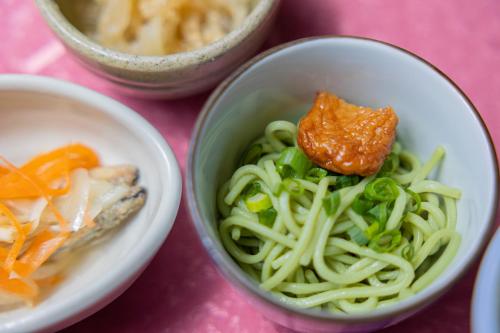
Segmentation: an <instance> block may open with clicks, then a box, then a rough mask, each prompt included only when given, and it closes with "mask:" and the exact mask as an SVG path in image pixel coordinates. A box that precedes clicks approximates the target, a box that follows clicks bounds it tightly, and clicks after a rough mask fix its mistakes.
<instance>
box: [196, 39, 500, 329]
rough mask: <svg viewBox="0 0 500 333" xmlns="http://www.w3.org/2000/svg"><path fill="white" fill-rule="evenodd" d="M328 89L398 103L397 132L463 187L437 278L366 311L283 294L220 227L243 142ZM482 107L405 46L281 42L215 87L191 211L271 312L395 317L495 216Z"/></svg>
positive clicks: (442, 281) (237, 276)
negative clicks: (265, 282)
mask: <svg viewBox="0 0 500 333" xmlns="http://www.w3.org/2000/svg"><path fill="white" fill-rule="evenodd" d="M318 90H327V91H331V92H334V93H336V94H337V95H339V96H341V97H343V98H345V99H347V100H348V101H351V102H353V103H355V104H360V105H368V106H372V107H382V106H386V105H392V106H393V107H394V109H395V110H396V112H397V113H398V115H399V118H400V123H399V126H398V134H399V139H400V141H401V142H402V143H403V145H404V146H405V147H406V148H408V149H409V150H411V151H413V152H414V153H416V155H417V156H419V157H420V158H421V159H422V160H425V159H427V158H428V157H429V156H430V155H431V153H432V151H433V150H434V149H435V148H436V147H437V146H438V145H444V147H445V148H446V151H447V155H446V158H445V160H444V163H443V165H442V166H441V168H440V170H439V172H438V174H437V175H436V177H437V178H438V179H439V180H440V181H442V182H444V183H445V184H448V185H451V186H454V187H458V188H460V189H462V191H463V197H462V199H461V200H460V201H459V203H458V224H457V229H458V231H459V232H460V234H461V235H462V242H461V245H460V248H459V251H458V253H457V255H456V257H455V258H454V260H453V261H452V263H451V264H450V265H449V266H448V268H447V269H446V270H445V271H444V272H443V274H441V275H440V276H439V278H438V279H436V280H435V281H434V282H433V283H432V284H431V285H429V286H428V287H427V288H425V289H424V290H422V291H421V292H420V293H418V294H417V295H415V296H413V297H410V298H408V299H406V300H404V301H402V302H400V303H398V304H395V305H392V306H387V307H385V308H381V309H377V310H376V311H373V312H370V313H367V314H357V315H333V314H326V313H320V312H318V311H311V310H299V309H295V308H292V307H289V306H286V305H283V304H281V303H280V302H279V301H278V300H277V299H275V298H274V297H271V295H270V294H269V293H266V292H264V291H263V290H261V289H259V287H258V285H257V284H255V283H254V282H252V281H251V279H250V278H249V277H248V276H247V275H246V274H245V273H244V272H243V271H242V270H241V269H240V268H239V267H238V266H237V264H236V263H235V262H234V261H233V260H232V259H231V257H230V256H229V255H228V253H227V252H226V251H225V250H224V248H223V246H222V244H221V242H220V240H219V237H218V235H217V231H216V225H217V212H216V205H215V201H216V199H215V198H216V190H217V189H218V187H219V186H220V185H221V183H222V182H224V181H226V180H227V179H229V177H230V176H231V174H232V172H233V171H234V170H235V168H236V166H237V161H238V158H239V156H241V155H240V154H241V153H242V152H243V150H244V149H245V147H247V145H248V144H249V143H250V142H251V141H252V140H253V139H255V138H257V137H259V136H260V135H262V133H263V131H264V128H265V126H266V124H268V123H269V122H270V121H273V120H278V119H287V120H292V121H297V120H298V119H299V117H300V116H302V115H304V114H305V112H306V110H307V109H308V108H309V107H310V106H311V104H312V101H313V99H314V96H315V93H316V92H317V91H318ZM495 156H496V155H495V152H494V148H493V145H492V141H491V138H490V137H489V134H488V132H487V129H486V127H485V125H484V123H483V122H482V120H481V118H480V116H479V113H478V112H477V111H476V109H475V108H474V106H473V105H472V103H471V102H470V101H469V100H468V98H467V97H466V96H465V95H464V93H463V92H462V91H461V90H460V89H459V88H458V87H457V86H456V85H455V84H453V82H451V80H449V79H448V78H447V77H446V76H445V75H444V74H443V73H441V72H440V71H439V70H437V69H436V68H435V67H433V66H432V65H430V64H429V63H427V62H426V61H424V60H422V59H421V58H419V57H418V56H415V55H413V54H411V53H410V52H408V51H405V50H402V49H400V48H397V47H395V46H392V45H389V44H385V43H382V42H378V41H374V40H368V39H363V38H354V37H319V38H311V39H305V40H299V41H294V42H291V43H289V44H285V45H282V46H278V47H276V48H274V49H272V50H270V51H268V52H266V53H264V54H262V55H260V56H258V57H256V58H255V59H253V60H251V61H250V62H249V63H247V64H246V65H244V66H243V67H242V68H240V69H239V70H238V71H237V72H236V73H234V74H233V75H231V76H230V77H229V78H228V79H227V80H225V81H224V82H223V83H222V84H221V85H220V86H219V88H218V89H216V91H215V92H214V93H213V94H212V96H211V97H210V99H209V100H208V102H207V103H206V105H205V107H204V110H203V111H202V113H201V115H200V117H199V119H198V122H197V124H196V128H195V130H194V136H193V139H192V142H191V147H190V153H189V162H188V170H187V172H188V173H187V193H188V202H189V206H190V211H191V214H192V217H193V220H194V223H195V225H196V228H197V230H198V233H199V236H200V238H201V239H202V241H203V244H204V245H205V247H206V248H207V250H208V252H209V253H210V255H211V257H212V258H213V260H214V261H215V263H216V265H217V266H218V268H219V269H220V270H221V271H222V273H223V274H224V275H225V277H226V278H227V280H229V281H230V282H231V283H232V284H233V285H235V286H236V287H237V288H238V289H239V290H241V291H242V292H243V294H245V295H247V296H250V297H249V299H251V300H252V302H253V303H254V304H257V306H258V307H259V309H261V310H262V312H263V313H264V315H265V316H267V317H268V318H270V319H271V320H274V321H276V322H278V323H279V324H281V325H284V326H287V327H290V328H293V329H295V330H299V331H307V332H360V331H369V330H375V329H379V328H382V327H387V326H390V325H392V324H394V323H396V322H398V321H401V320H402V319H404V318H406V317H408V316H410V315H412V314H413V313H415V312H417V311H419V310H421V309H422V308H423V307H425V306H426V305H428V304H430V303H431V302H432V301H434V300H435V299H437V298H438V297H439V296H440V295H442V294H443V293H444V292H445V291H446V290H448V289H449V288H450V287H451V286H452V285H453V283H454V282H456V280H457V279H458V278H459V277H460V276H461V275H462V274H463V273H464V272H465V271H466V270H467V268H468V267H469V265H470V264H471V262H472V261H473V260H474V259H475V258H477V256H478V254H479V250H480V249H481V247H482V245H483V244H484V242H485V240H486V239H487V236H488V231H489V230H490V228H491V225H492V223H493V218H494V214H495V210H496V204H497V202H498V201H497V199H498V197H497V195H498V193H497V192H498V188H497V187H498V165H497V161H496V157H495Z"/></svg>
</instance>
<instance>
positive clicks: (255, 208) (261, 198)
mask: <svg viewBox="0 0 500 333" xmlns="http://www.w3.org/2000/svg"><path fill="white" fill-rule="evenodd" d="M245 204H246V205H247V208H248V210H249V211H251V212H252V213H258V212H261V211H263V210H266V209H268V208H270V207H272V206H273V203H272V202H271V199H270V198H269V196H268V195H267V194H265V193H257V194H255V195H253V196H251V197H248V198H246V199H245Z"/></svg>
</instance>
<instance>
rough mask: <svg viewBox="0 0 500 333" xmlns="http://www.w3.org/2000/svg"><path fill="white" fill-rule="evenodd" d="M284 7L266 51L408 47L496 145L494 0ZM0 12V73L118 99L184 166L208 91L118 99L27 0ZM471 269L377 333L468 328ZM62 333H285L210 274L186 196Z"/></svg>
mask: <svg viewBox="0 0 500 333" xmlns="http://www.w3.org/2000/svg"><path fill="white" fill-rule="evenodd" d="M282 4H283V5H282V8H281V10H280V13H279V17H278V21H277V24H276V28H275V29H274V31H273V33H272V35H271V36H270V38H269V41H268V42H267V47H269V46H272V45H275V44H278V43H282V42H285V41H289V40H292V39H296V38H300V37H306V36H312V35H320V34H349V35H360V36H367V37H372V38H377V39H381V40H384V41H387V42H390V43H394V44H396V45H399V46H402V47H404V48H407V49H409V50H411V51H413V52H416V53H417V54H419V55H421V56H423V57H424V58H426V59H428V60H429V61H431V62H432V63H434V64H435V65H437V66H438V67H440V68H441V69H442V70H443V71H444V72H446V73H447V74H448V75H449V76H450V77H451V78H452V79H454V80H455V82H457V83H458V85H459V86H461V87H462V88H463V90H464V91H465V92H466V93H467V94H468V95H469V96H470V98H471V99H472V101H473V102H474V103H475V105H476V106H477V107H478V109H479V111H480V112H481V114H482V116H483V117H484V120H485V121H486V123H487V124H488V127H489V129H490V131H491V133H492V135H493V139H494V141H495V143H496V145H497V146H499V147H500V113H499V112H500V98H499V97H500V75H499V73H500V2H498V1H497V0H476V1H470V0H440V1H421V0H411V1H410V0H406V1H401V0H386V1H374V0H372V1H370V0H349V1H347V0H336V1H334V0H328V1H326V0H309V1H302V0H283V1H282ZM0 17H1V18H2V20H1V21H2V24H1V25H2V27H1V29H0V73H7V72H8V73H19V72H22V73H33V74H42V75H49V76H54V77H58V78H61V79H65V80H69V81H73V82H76V83H79V84H81V85H84V86H87V87H90V88H92V89H95V90H97V91H100V92H102V93H104V94H106V95H110V96H112V97H114V98H116V99H118V100H120V101H122V102H123V103H125V104H127V105H129V106H130V107H132V108H133V109H135V110H136V111H137V112H139V113H140V114H142V115H143V116H144V117H145V118H146V119H148V120H149V121H150V122H151V123H152V124H153V125H154V126H156V128H158V130H159V131H160V132H161V133H162V134H163V135H164V136H165V138H166V139H167V140H168V142H169V144H170V145H171V146H172V148H173V149H174V151H175V154H176V156H177V158H178V160H179V163H180V166H181V168H182V170H184V167H185V164H186V152H187V148H188V141H189V137H190V133H191V129H192V127H193V124H194V121H195V118H196V116H197V115H198V112H199V110H200V108H201V106H202V104H203V102H204V101H205V99H206V97H207V95H202V96H197V97H193V98H187V99H183V100H179V101H174V102H152V101H141V100H136V99H130V98H125V97H123V96H119V95H116V94H115V93H114V92H112V91H111V90H110V89H109V87H108V85H107V83H106V82H104V81H102V80H101V79H99V78H96V77H95V76H93V75H92V74H90V73H88V72H87V71H86V70H84V69H83V68H81V67H80V65H78V64H77V63H76V62H75V61H74V60H73V59H72V58H71V57H70V56H69V55H68V54H67V53H66V52H65V51H64V49H63V48H62V46H61V44H60V43H59V42H58V41H57V40H56V39H55V38H54V36H53V35H52V34H51V32H50V31H49V29H48V28H47V27H46V26H45V24H44V22H43V20H42V19H41V17H40V16H39V15H38V13H37V10H36V8H35V6H34V4H33V2H32V1H19V0H1V1H0ZM0 102H1V101H0ZM498 222H499V219H498V218H497V224H498ZM476 270H477V265H476V266H475V267H473V268H472V269H471V270H470V271H469V273H468V274H467V275H466V276H465V277H464V278H463V279H462V280H461V281H460V282H459V283H458V284H457V285H456V286H455V287H453V289H452V290H451V292H449V293H448V294H447V295H446V296H444V297H443V298H442V299H440V300H439V301H438V302H437V303H436V304H434V305H433V306H431V307H429V308H428V309H427V310H425V311H424V312H422V313H420V314H418V315H416V316H414V317H413V318H411V319H408V320H406V321H404V322H403V323H401V324H399V325H397V326H395V327H392V328H389V329H386V330H384V332H408V333H412V332H419V333H425V332H447V333H453V332H468V331H469V330H470V328H469V321H470V320H469V310H470V300H471V294H472V288H473V283H474V278H475V274H476ZM67 331H68V332H69V331H72V332H90V331H106V332H147V331H152V332H160V331H161V332H176V333H180V332H242V333H243V332H255V333H257V332H281V333H284V332H287V331H286V330H284V329H282V328H278V327H276V326H274V325H273V324H272V323H271V322H269V321H267V320H265V319H264V318H263V317H262V316H261V315H260V314H259V313H257V312H256V311H254V309H253V308H252V307H251V306H249V305H248V304H247V303H246V302H245V300H244V299H243V298H242V297H240V296H239V295H238V294H237V293H236V292H235V291H234V290H233V289H232V288H231V287H230V286H229V285H228V284H227V283H226V282H225V281H224V280H223V279H222V278H221V276H220V275H219V274H218V273H217V271H216V270H215V268H214V266H213V265H212V263H211V262H210V260H209V258H208V257H207V255H206V253H205V252H204V250H203V248H202V247H201V245H200V243H199V241H198V239H197V236H196V234H195V232H194V230H193V226H192V224H191V222H190V219H189V216H188V213H187V209H186V203H185V200H184V201H183V202H182V204H181V208H180V211H179V215H178V217H177V220H176V223H175V226H174V228H173V231H172V233H171V234H170V236H169V237H168V239H167V241H166V243H165V244H164V245H163V247H162V248H161V249H160V251H159V253H158V255H157V256H156V258H155V259H154V260H153V261H152V263H151V265H150V266H149V267H148V268H147V270H146V271H145V272H144V274H143V275H142V276H141V277H140V278H139V279H138V280H137V282H135V283H134V285H133V286H132V287H131V288H130V289H129V290H128V291H127V292H125V293H124V294H123V295H122V296H121V297H119V298H118V299H117V300H116V301H114V302H113V303H112V304H110V305H109V306H107V307H106V308H104V309H103V310H101V311H99V312H98V313H96V314H94V315H93V316H91V317H90V318H88V319H86V320H84V321H82V322H80V323H78V324H76V325H74V326H72V327H70V328H68V329H67ZM485 333H487V332H485Z"/></svg>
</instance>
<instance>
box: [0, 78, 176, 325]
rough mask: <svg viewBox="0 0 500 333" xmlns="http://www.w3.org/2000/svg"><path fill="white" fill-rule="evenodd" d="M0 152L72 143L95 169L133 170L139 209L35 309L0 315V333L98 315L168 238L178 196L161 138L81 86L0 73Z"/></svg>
mask: <svg viewBox="0 0 500 333" xmlns="http://www.w3.org/2000/svg"><path fill="white" fill-rule="evenodd" d="M0 100H1V101H2V103H0V114H1V117H2V121H1V122H0V152H1V154H2V155H3V156H5V157H7V158H8V159H9V160H11V161H12V162H13V163H15V164H17V165H19V164H21V163H24V162H25V161H26V160H28V159H29V158H30V157H32V156H34V155H36V154H39V153H40V152H43V151H49V150H52V149H54V148H56V147H60V146H62V145H66V144H69V143H75V142H80V143H83V144H86V145H88V146H90V147H92V148H93V149H95V151H96V152H97V154H98V155H99V157H100V159H101V163H102V164H103V165H112V164H132V165H135V166H137V167H138V169H139V173H140V176H139V177H140V178H139V184H140V185H141V186H143V187H145V188H146V191H147V198H146V202H145V204H144V206H143V207H142V208H141V210H140V211H139V212H138V214H136V215H134V216H133V217H132V218H131V219H130V220H128V221H127V222H126V224H123V225H121V226H120V227H118V228H117V230H116V232H113V233H112V234H110V235H109V237H108V238H106V239H104V240H103V241H102V242H100V243H99V244H98V245H96V246H92V247H90V248H89V249H88V250H87V249H86V251H85V253H84V255H82V256H78V260H76V261H75V262H74V263H72V265H71V268H70V269H69V271H68V272H67V273H65V277H64V280H63V281H62V282H61V283H60V284H58V285H57V286H56V287H55V289H54V291H53V292H51V293H50V294H49V295H48V296H47V297H46V298H43V299H41V301H40V302H39V304H37V305H36V306H34V307H32V308H29V307H22V308H19V309H15V310H12V311H4V312H1V313H0V332H1V333H6V332H37V331H50V332H53V331H55V330H58V329H61V328H63V327H66V326H68V325H71V324H73V323H75V322H76V321H79V320H81V319H83V318H85V317H87V316H89V315H91V314H93V313H94V312H96V311H98V310H99V309H101V308H102V307H104V306H105V305H107V304H108V303H110V302H111V301H112V300H114V299H115V298H116V297H118V296H119V295H120V294H121V293H122V292H124V291H125V290H126V289H127V288H128V287H129V286H130V285H131V284H132V282H133V281H134V280H135V279H136V278H137V277H138V276H139V275H140V274H141V272H142V271H143V270H144V269H145V268H146V266H147V264H148V263H149V261H150V260H151V259H152V258H153V256H154V255H155V253H156V252H157V251H158V249H159V248H160V246H161V245H162V244H163V242H164V241H165V238H166V237H167V235H168V234H169V232H170V230H171V228H172V226H173V224H174V220H175V217H176V215H177V210H178V207H179V202H180V197H181V176H180V172H179V168H178V164H177V161H176V159H175V156H174V154H173V152H172V150H171V149H170V147H169V146H168V144H167V143H166V142H165V140H164V139H163V137H162V136H161V135H160V134H159V133H158V132H157V131H156V129H154V128H153V127H152V126H151V125H150V124H149V123H148V122H147V121H146V120H145V119H144V118H142V117H141V116H139V115H138V114H137V113H135V112H134V111H132V110H131V109H129V108H128V107H126V106H124V105H122V104H120V103H118V102H116V101H114V100H112V99H110V98H108V97H106V96H103V95H101V94H98V93H96V92H93V91H91V90H89V89H87V88H83V87H80V86H77V85H75V84H72V83H69V82H64V81H59V80H55V79H51V78H46V77H39V76H30V75H0Z"/></svg>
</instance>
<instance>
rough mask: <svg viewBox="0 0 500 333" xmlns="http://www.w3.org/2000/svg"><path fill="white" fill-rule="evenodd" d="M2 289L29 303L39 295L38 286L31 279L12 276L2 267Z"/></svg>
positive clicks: (0, 281)
mask: <svg viewBox="0 0 500 333" xmlns="http://www.w3.org/2000/svg"><path fill="white" fill-rule="evenodd" d="M0 290H1V291H3V292H6V293H8V294H12V295H15V296H17V297H20V298H22V299H23V300H24V301H26V302H28V303H33V302H34V300H35V298H36V297H37V296H38V292H39V289H38V286H37V285H36V284H35V283H34V282H33V281H30V280H26V279H20V278H12V277H11V276H10V274H9V273H8V272H7V271H6V270H4V269H1V268H0Z"/></svg>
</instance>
